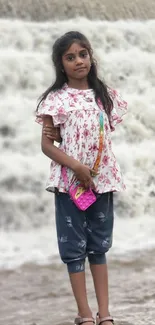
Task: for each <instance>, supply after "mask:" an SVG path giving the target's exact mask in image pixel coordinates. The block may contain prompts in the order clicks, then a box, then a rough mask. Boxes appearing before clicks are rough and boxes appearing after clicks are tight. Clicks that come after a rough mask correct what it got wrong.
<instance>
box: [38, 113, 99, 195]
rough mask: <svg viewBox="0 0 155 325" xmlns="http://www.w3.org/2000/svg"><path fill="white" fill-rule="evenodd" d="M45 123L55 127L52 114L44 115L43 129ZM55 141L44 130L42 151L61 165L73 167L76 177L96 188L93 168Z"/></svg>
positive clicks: (87, 186)
mask: <svg viewBox="0 0 155 325" xmlns="http://www.w3.org/2000/svg"><path fill="white" fill-rule="evenodd" d="M45 125H49V126H51V127H53V120H52V117H51V116H44V117H43V129H44V127H45ZM53 142H54V140H52V139H49V138H47V136H46V135H45V134H44V131H42V140H41V148H42V152H43V153H44V154H45V155H46V156H48V157H49V158H50V159H52V160H54V161H55V162H57V163H58V164H60V165H61V166H66V167H68V168H70V169H72V170H73V172H74V174H75V176H76V178H77V179H78V180H79V181H80V182H81V183H82V184H83V185H84V186H85V188H90V187H91V188H93V189H95V187H94V183H93V180H92V177H91V169H90V168H89V167H88V166H85V165H83V164H81V163H80V162H79V161H77V160H76V159H74V158H72V157H70V156H68V155H67V154H66V153H64V152H63V151H62V150H60V149H59V148H57V147H56V146H55V145H54V143H53Z"/></svg>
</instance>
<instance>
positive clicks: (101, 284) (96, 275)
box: [90, 264, 111, 325]
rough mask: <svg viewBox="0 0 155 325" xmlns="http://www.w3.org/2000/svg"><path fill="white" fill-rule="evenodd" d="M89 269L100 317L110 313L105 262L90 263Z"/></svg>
mask: <svg viewBox="0 0 155 325" xmlns="http://www.w3.org/2000/svg"><path fill="white" fill-rule="evenodd" d="M90 269H91V273H92V276H93V281H94V286H95V292H96V297H97V302H98V312H99V316H100V318H102V317H106V316H108V315H110V314H109V295H108V271H107V264H98V265H95V264H94V265H93V264H90ZM110 325H111V323H110Z"/></svg>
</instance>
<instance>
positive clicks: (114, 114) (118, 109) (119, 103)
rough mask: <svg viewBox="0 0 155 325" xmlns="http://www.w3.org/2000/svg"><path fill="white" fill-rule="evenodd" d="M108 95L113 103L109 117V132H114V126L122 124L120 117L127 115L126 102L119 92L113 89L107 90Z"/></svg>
mask: <svg viewBox="0 0 155 325" xmlns="http://www.w3.org/2000/svg"><path fill="white" fill-rule="evenodd" d="M108 92H109V95H110V97H111V99H112V101H113V108H112V111H111V116H110V120H109V122H110V128H111V131H114V130H115V126H116V125H117V124H118V123H120V122H122V116H123V115H124V114H126V113H127V108H128V107H127V106H128V105H127V102H126V101H125V100H124V99H123V98H122V97H121V95H120V94H119V92H117V91H116V90H114V89H111V88H109V89H108Z"/></svg>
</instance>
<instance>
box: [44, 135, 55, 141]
mask: <svg viewBox="0 0 155 325" xmlns="http://www.w3.org/2000/svg"><path fill="white" fill-rule="evenodd" d="M46 136H47V138H49V139H51V140H54V139H55V138H54V137H52V136H51V135H46Z"/></svg>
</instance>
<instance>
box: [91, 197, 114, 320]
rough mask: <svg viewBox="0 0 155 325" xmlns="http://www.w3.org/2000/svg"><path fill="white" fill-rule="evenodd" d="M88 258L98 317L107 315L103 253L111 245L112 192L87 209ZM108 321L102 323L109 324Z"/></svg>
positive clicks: (107, 304)
mask: <svg viewBox="0 0 155 325" xmlns="http://www.w3.org/2000/svg"><path fill="white" fill-rule="evenodd" d="M88 213H89V214H88V220H89V226H88V231H89V236H88V258H89V263H90V269H91V273H92V276H93V281H94V286H95V292H96V297H97V302H98V312H99V317H100V318H104V317H107V316H109V296H108V271H107V264H106V257H105V253H106V252H107V251H108V250H109V248H110V247H111V245H112V232H113V193H104V194H102V195H100V196H98V200H97V201H96V202H95V204H94V205H93V206H92V209H91V210H90V211H88ZM111 324H112V323H111V322H110V321H106V322H104V325H111Z"/></svg>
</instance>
